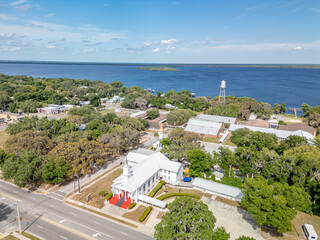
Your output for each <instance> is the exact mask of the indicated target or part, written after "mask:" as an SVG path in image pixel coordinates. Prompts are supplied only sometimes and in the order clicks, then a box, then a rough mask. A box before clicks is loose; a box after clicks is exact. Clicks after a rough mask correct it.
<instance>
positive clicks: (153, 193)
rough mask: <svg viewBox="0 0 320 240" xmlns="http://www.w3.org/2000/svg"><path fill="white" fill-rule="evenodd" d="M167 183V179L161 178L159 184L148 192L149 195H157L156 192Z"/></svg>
mask: <svg viewBox="0 0 320 240" xmlns="http://www.w3.org/2000/svg"><path fill="white" fill-rule="evenodd" d="M164 184H166V182H165V181H163V180H160V182H159V183H158V184H157V186H155V187H154V188H153V189H152V191H151V192H150V193H149V194H148V196H149V197H153V196H154V195H156V193H157V192H158V191H159V190H160V189H161V188H162V186H163V185H164Z"/></svg>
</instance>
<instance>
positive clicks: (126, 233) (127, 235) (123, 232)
mask: <svg viewBox="0 0 320 240" xmlns="http://www.w3.org/2000/svg"><path fill="white" fill-rule="evenodd" d="M120 233H122V234H123V235H126V236H128V233H125V232H121V231H120Z"/></svg>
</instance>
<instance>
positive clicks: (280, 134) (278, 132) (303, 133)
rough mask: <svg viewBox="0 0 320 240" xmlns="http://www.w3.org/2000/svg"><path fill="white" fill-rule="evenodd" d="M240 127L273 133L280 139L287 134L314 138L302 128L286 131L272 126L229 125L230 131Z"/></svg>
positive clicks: (287, 135)
mask: <svg viewBox="0 0 320 240" xmlns="http://www.w3.org/2000/svg"><path fill="white" fill-rule="evenodd" d="M240 128H248V129H249V130H251V131H254V132H263V133H270V134H275V135H276V136H277V137H278V138H280V139H285V138H287V137H289V136H292V135H294V136H300V137H305V138H306V139H308V140H312V139H314V136H313V135H311V134H310V133H308V132H306V131H302V130H298V131H286V130H278V129H274V128H260V127H252V126H246V125H236V124H231V125H230V127H229V130H230V131H235V130H237V129H240Z"/></svg>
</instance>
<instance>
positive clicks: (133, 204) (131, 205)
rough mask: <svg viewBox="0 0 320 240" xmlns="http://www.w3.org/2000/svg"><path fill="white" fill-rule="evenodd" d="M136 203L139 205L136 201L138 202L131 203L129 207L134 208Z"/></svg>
mask: <svg viewBox="0 0 320 240" xmlns="http://www.w3.org/2000/svg"><path fill="white" fill-rule="evenodd" d="M135 205H137V203H136V202H133V203H130V205H129V209H132V208H134V206H135Z"/></svg>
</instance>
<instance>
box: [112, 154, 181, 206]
mask: <svg viewBox="0 0 320 240" xmlns="http://www.w3.org/2000/svg"><path fill="white" fill-rule="evenodd" d="M182 178H183V166H182V164H181V163H178V162H174V161H171V160H169V159H168V158H167V157H166V156H164V155H163V154H162V153H160V152H154V151H150V150H140V151H138V152H129V153H128V155H127V157H126V163H125V165H124V167H123V173H122V175H121V176H120V177H118V178H116V179H115V180H114V181H113V184H112V192H113V196H114V197H116V198H118V199H120V198H124V200H125V201H130V202H132V201H135V202H138V201H139V200H141V201H143V200H144V199H145V198H146V196H145V195H147V194H148V193H149V192H150V191H151V190H152V189H153V187H154V186H155V185H156V184H157V183H158V182H159V180H164V181H166V182H168V183H173V184H175V183H177V182H178V181H180V180H181V179H182Z"/></svg>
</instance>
